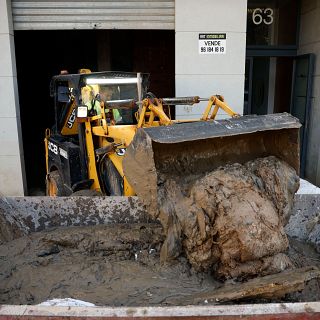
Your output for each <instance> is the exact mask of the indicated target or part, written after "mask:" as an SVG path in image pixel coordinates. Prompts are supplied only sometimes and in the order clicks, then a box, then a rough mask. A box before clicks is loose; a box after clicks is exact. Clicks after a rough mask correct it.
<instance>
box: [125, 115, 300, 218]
mask: <svg viewBox="0 0 320 320" xmlns="http://www.w3.org/2000/svg"><path fill="white" fill-rule="evenodd" d="M300 126H301V125H300V123H299V121H298V120H297V119H296V118H294V117H293V116H291V115H289V114H287V113H282V114H270V115H263V116H256V115H253V116H252V115H251V116H243V117H240V118H232V119H228V120H219V121H198V122H189V123H176V124H174V125H170V126H161V127H152V128H143V129H138V131H137V134H136V135H135V137H134V139H133V141H132V142H131V144H130V146H129V147H128V148H127V151H126V155H125V157H124V160H123V168H124V174H125V176H126V177H127V179H128V181H129V183H130V184H131V186H132V187H133V188H134V190H135V192H136V193H137V195H138V196H139V197H140V199H141V200H142V201H143V202H144V204H145V205H146V206H147V209H148V212H149V213H150V214H151V215H152V216H153V217H155V218H156V217H157V215H158V202H157V200H158V198H159V197H158V185H161V184H162V183H163V182H164V181H166V177H170V178H173V179H174V178H175V177H176V178H177V179H181V177H182V178H183V179H185V180H187V179H189V178H190V179H192V178H196V177H200V176H202V175H204V174H206V173H207V172H210V171H212V170H214V169H216V168H217V167H219V166H221V165H225V164H230V163H236V162H237V163H240V164H242V163H245V162H247V161H250V160H253V159H256V158H261V157H267V156H276V157H278V158H280V159H282V160H284V161H285V162H287V163H288V164H289V165H291V166H292V167H293V168H294V169H295V170H296V171H297V173H298V174H299V166H300V160H299V159H300V155H299V128H300Z"/></svg>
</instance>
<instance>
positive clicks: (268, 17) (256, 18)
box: [252, 8, 273, 25]
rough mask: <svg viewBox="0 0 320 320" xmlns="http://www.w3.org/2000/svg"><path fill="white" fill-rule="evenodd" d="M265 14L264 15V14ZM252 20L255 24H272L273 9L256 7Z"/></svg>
mask: <svg viewBox="0 0 320 320" xmlns="http://www.w3.org/2000/svg"><path fill="white" fill-rule="evenodd" d="M262 14H263V15H262ZM252 21H253V23H254V24H257V25H259V24H261V23H262V22H263V23H264V24H268V25H269V24H272V22H273V10H272V9H271V8H266V9H261V8H256V9H254V11H253V13H252Z"/></svg>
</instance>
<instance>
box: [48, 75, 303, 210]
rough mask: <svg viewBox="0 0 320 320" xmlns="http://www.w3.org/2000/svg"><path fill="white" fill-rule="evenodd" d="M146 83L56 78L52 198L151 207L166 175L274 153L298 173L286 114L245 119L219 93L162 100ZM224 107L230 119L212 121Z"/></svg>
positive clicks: (295, 136) (294, 129) (126, 78)
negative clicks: (192, 114)
mask: <svg viewBox="0 0 320 320" xmlns="http://www.w3.org/2000/svg"><path fill="white" fill-rule="evenodd" d="M148 81H149V75H148V74H142V73H125V72H95V73H85V74H66V75H58V76H55V77H53V79H52V82H51V96H52V97H53V99H54V105H55V123H54V126H53V127H52V129H51V130H49V129H47V130H46V136H45V150H46V168H47V175H46V182H47V183H46V185H47V195H49V196H68V195H99V194H101V195H117V196H122V195H123V196H131V195H136V194H137V195H138V196H139V197H140V198H142V199H143V201H144V202H145V203H146V204H147V205H148V206H149V208H151V211H152V208H153V209H154V210H156V208H157V206H158V204H157V186H158V184H159V183H161V180H163V179H165V176H166V175H170V176H171V177H174V176H181V175H183V176H185V177H186V178H187V177H191V176H192V177H197V176H201V175H204V174H205V173H206V172H208V171H211V170H213V169H215V168H217V167H219V166H221V165H224V164H227V163H234V162H239V163H244V162H246V161H249V160H252V159H255V158H258V157H264V156H269V155H274V156H276V157H278V158H280V159H282V160H284V161H286V162H287V163H288V164H289V165H291V166H292V167H293V168H294V169H296V171H297V172H298V171H299V127H300V124H299V122H298V121H297V120H296V119H295V118H294V117H292V116H290V115H289V114H273V115H265V116H240V115H238V114H237V113H236V112H234V111H233V110H232V109H231V108H230V107H229V106H228V105H227V104H226V102H225V101H224V98H223V97H222V96H220V95H213V96H211V97H209V98H207V99H203V98H200V97H198V96H193V97H183V98H161V99H159V98H156V97H155V96H154V95H153V94H152V93H148ZM203 101H206V104H207V105H206V107H205V110H204V112H203V115H202V117H201V119H196V120H188V121H181V120H172V119H171V116H170V108H169V107H170V106H177V108H178V107H179V105H197V104H198V103H199V102H203ZM195 107H197V106H195ZM219 109H222V110H223V111H224V113H226V114H228V115H229V116H230V118H229V119H227V120H215V119H216V116H217V113H218V111H219Z"/></svg>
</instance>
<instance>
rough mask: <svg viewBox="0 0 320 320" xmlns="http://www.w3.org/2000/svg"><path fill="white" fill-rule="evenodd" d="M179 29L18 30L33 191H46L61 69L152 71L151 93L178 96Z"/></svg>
mask: <svg viewBox="0 0 320 320" xmlns="http://www.w3.org/2000/svg"><path fill="white" fill-rule="evenodd" d="M174 37H175V35H174V31H172V30H68V31H66V30H59V31H15V48H16V64H17V77H18V89H19V102H20V117H21V126H22V139H23V148H24V158H25V168H26V178H27V190H28V195H43V194H44V192H45V152H44V142H43V139H44V132H45V129H46V128H50V127H51V126H52V125H53V118H54V113H53V101H52V99H51V98H50V94H49V86H50V80H51V78H52V76H54V75H57V74H59V73H60V71H61V70H68V72H69V73H76V72H77V70H79V69H80V68H89V69H91V70H92V71H107V70H114V71H133V72H147V73H150V74H151V77H150V91H152V92H153V93H154V94H155V95H156V96H159V97H165V96H174V94H175V66H174V57H175V52H174V41H175V40H174Z"/></svg>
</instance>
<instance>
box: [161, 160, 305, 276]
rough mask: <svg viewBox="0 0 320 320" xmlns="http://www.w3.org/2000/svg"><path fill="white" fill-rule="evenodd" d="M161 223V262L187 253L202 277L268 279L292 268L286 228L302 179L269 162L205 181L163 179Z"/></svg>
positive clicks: (229, 169) (231, 168)
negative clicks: (208, 273) (209, 274)
mask: <svg viewBox="0 0 320 320" xmlns="http://www.w3.org/2000/svg"><path fill="white" fill-rule="evenodd" d="M161 180H162V183H161V184H158V189H159V190H158V194H159V201H158V205H159V207H160V214H159V217H158V218H159V219H160V221H161V223H162V225H163V227H164V230H165V235H166V239H165V242H164V244H163V246H162V249H161V259H162V261H170V260H173V259H175V258H177V257H178V256H179V255H180V254H181V253H182V252H184V253H185V254H186V256H187V258H188V260H189V262H190V263H191V265H192V266H193V268H194V269H195V270H197V271H214V273H215V276H216V277H218V278H223V279H226V278H247V277H251V276H255V275H268V274H272V273H276V272H280V271H283V270H286V269H288V268H291V267H292V263H291V261H290V259H289V258H288V257H287V256H286V255H285V251H286V250H287V249H288V239H287V236H286V234H285V231H284V225H285V223H286V222H287V220H288V218H289V216H290V210H291V208H292V205H293V199H294V194H295V192H296V191H297V190H298V188H299V177H298V176H297V174H296V172H295V170H294V169H293V168H292V167H290V166H289V165H288V164H287V163H285V162H283V161H281V160H279V159H277V158H275V157H267V158H261V159H256V160H254V161H249V162H247V163H245V164H243V165H241V164H237V163H235V164H232V165H226V166H223V167H219V168H218V169H216V170H214V171H212V172H210V173H207V174H206V175H204V176H202V177H198V176H197V177H193V178H192V177H190V176H189V177H187V178H184V177H182V178H177V177H176V178H172V177H171V176H170V177H169V176H163V177H162V179H161Z"/></svg>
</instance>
